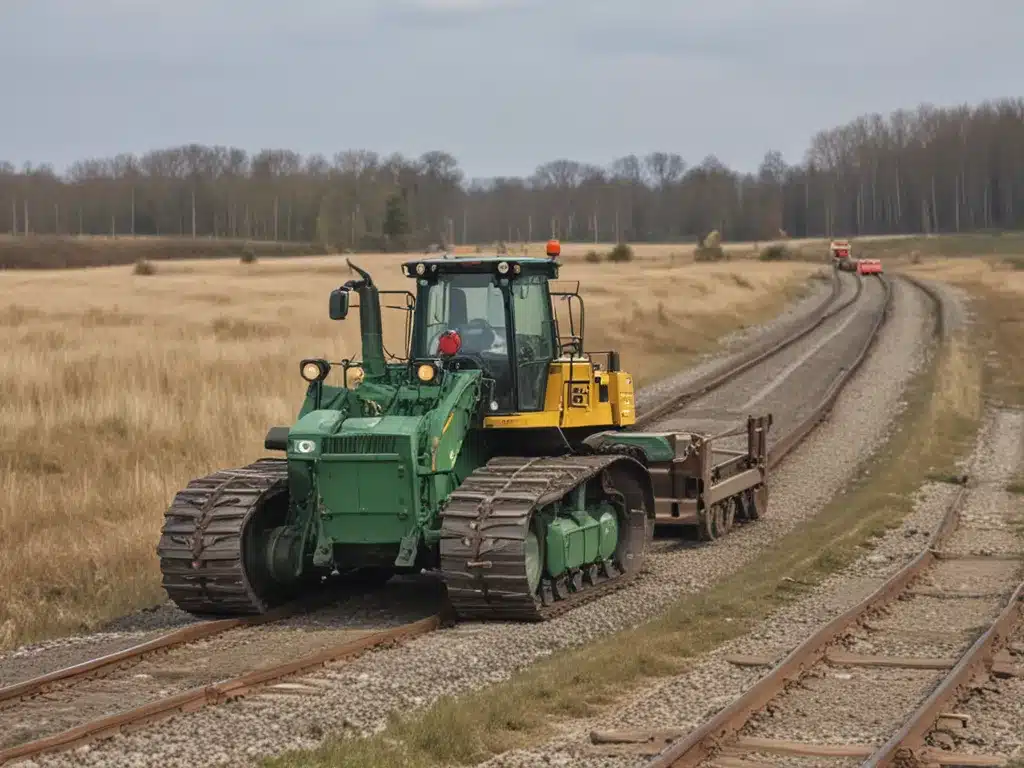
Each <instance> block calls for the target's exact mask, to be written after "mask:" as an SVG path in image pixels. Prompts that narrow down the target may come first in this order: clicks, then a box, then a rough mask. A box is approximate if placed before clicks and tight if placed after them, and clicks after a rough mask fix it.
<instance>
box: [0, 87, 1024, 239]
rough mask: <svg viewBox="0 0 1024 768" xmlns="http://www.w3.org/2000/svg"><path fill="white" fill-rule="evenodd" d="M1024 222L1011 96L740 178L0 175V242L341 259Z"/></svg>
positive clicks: (204, 151) (192, 150) (568, 164)
mask: <svg viewBox="0 0 1024 768" xmlns="http://www.w3.org/2000/svg"><path fill="white" fill-rule="evenodd" d="M1020 228H1024V99H1002V100H997V101H986V102H983V103H981V104H978V105H974V106H971V105H961V106H956V107H935V106H932V105H921V106H919V107H918V108H916V109H914V110H897V111H895V112H892V113H890V114H889V115H887V116H883V115H880V114H871V115H865V116H862V117H859V118H857V119H856V120H853V121H851V122H850V123H848V124H846V125H843V126H840V127H835V128H830V129H826V130H822V131H820V132H819V133H817V134H816V135H814V136H813V137H812V139H811V141H810V145H809V147H808V149H807V152H806V154H805V157H804V158H803V159H802V160H801V161H800V162H799V163H796V164H793V165H789V164H787V163H786V162H785V161H784V160H783V158H782V156H781V154H780V153H779V152H777V151H769V152H767V153H766V154H765V156H764V160H763V162H762V163H761V165H760V167H759V168H758V170H757V171H756V172H754V173H740V172H737V171H734V170H731V169H729V168H727V167H726V166H725V165H724V164H722V163H721V162H720V161H719V160H718V159H717V158H716V157H715V156H713V155H709V156H707V157H705V158H704V159H703V160H701V161H700V162H699V163H697V164H696V165H689V164H688V163H687V161H686V160H684V158H683V157H682V156H681V155H680V154H676V153H672V152H652V153H650V154H648V155H646V156H642V157H641V156H637V155H628V156H626V157H621V158H618V159H616V160H614V161H613V162H612V163H611V164H610V165H608V166H607V167H600V166H596V165H591V164H588V163H580V162H576V161H573V160H566V159H560V160H554V161H552V162H548V163H545V164H544V165H541V166H539V167H538V168H537V169H536V171H535V172H534V173H533V174H532V175H531V176H529V177H525V178H513V177H500V178H492V179H467V178H466V175H465V173H464V172H463V171H462V169H460V167H459V164H458V161H457V160H456V158H455V157H454V156H452V155H451V154H449V153H447V152H444V151H432V152H427V153H426V154H423V155H422V156H420V157H418V158H409V157H406V156H403V155H401V154H397V153H396V154H391V155H381V154H378V153H376V152H371V151H367V150H348V151H344V152H339V153H337V154H336V155H334V156H333V157H332V158H327V157H325V156H323V155H312V156H307V157H304V156H302V155H300V154H299V153H297V152H293V151H290V150H277V149H272V150H263V151H260V152H258V153H256V154H253V155H250V154H249V153H247V152H245V151H244V150H241V149H238V148H234V147H222V146H213V147H209V146H201V145H198V144H190V145H186V146H180V147H172V148H168V149H159V150H154V151H151V152H148V153H146V154H144V155H142V156H136V155H132V154H121V155H118V156H116V157H111V158H105V159H90V160H82V161H79V162H76V163H74V164H73V165H72V166H71V167H70V168H69V169H68V170H67V172H66V173H64V174H57V173H55V172H54V170H53V168H52V166H49V165H39V166H32V165H26V166H25V167H24V168H22V169H20V170H18V169H16V168H15V167H14V166H12V165H11V164H10V163H0V231H4V230H7V231H9V232H11V233H13V234H26V233H33V234H91V235H100V234H114V235H119V234H120V235H124V234H133V235H183V236H191V237H204V238H206V237H215V238H244V239H248V240H268V241H288V242H313V243H321V244H327V245H331V246H333V247H337V248H351V249H354V250H370V249H372V250H399V249H401V250H405V249H409V248H421V247H424V246H428V245H429V244H432V243H437V244H441V245H456V244H462V243H490V242H495V241H506V242H524V241H534V240H538V239H546V238H548V237H558V238H561V239H562V240H565V241H569V242H572V241H576V242H580V241H593V242H609V241H613V242H623V241H625V242H652V241H656V242H671V241H692V240H693V239H695V238H700V237H703V235H704V234H706V233H707V232H709V231H711V230H718V231H719V232H720V233H721V235H722V237H724V238H726V239H729V240H766V239H776V238H779V237H784V236H791V237H821V236H825V237H849V236H857V235H867V234H905V233H919V232H926V233H929V232H935V233H939V232H942V233H948V232H969V231H978V230H984V229H1020Z"/></svg>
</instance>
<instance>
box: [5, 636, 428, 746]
mask: <svg viewBox="0 0 1024 768" xmlns="http://www.w3.org/2000/svg"><path fill="white" fill-rule="evenodd" d="M439 623H440V617H439V616H430V617H428V618H426V619H420V620H419V621H415V622H412V623H410V624H404V625H402V626H400V627H395V628H393V629H388V630H384V631H381V632H373V633H371V634H368V635H366V636H364V637H359V638H356V639H354V640H349V641H346V642H344V643H341V644H339V645H336V646H333V647H331V648H327V649H325V650H322V651H318V652H316V653H312V654H309V655H307V656H303V657H302V658H299V659H295V660H293V661H289V662H286V663H284V664H278V665H275V666H273V667H270V668H268V669H261V670H257V671H255V672H249V673H248V674H245V675H241V676H240V677H235V678H232V679H230V680H224V681H222V682H219V683H214V684H212V685H205V686H202V687H199V688H192V689H191V690H188V691H183V692H181V693H179V694H175V695H173V696H169V697H167V698H166V699H159V700H157V701H153V702H150V703H148V704H144V705H143V706H141V707H137V708H135V709H130V710H126V711H124V712H118V713H117V714H114V715H110V716H108V717H103V718H100V719H98V720H93V721H91V722H88V723H85V724H84V725H80V726H78V727H76V728H71V729H69V730H66V731H63V732H61V733H56V734H54V735H52V736H47V737H45V738H42V739H38V740H36V741H30V742H27V743H25V744H19V745H18V746H15V747H10V748H8V749H3V750H0V765H3V764H4V763H7V762H10V761H11V760H17V759H21V758H27V757H33V756H35V755H41V754H44V753H46V752H58V751H63V750H67V749H71V748H73V747H76V746H78V745H80V744H84V743H86V742H90V741H95V740H96V739H100V738H106V737H110V736H114V735H116V734H117V733H119V732H120V731H121V730H122V729H123V728H126V727H127V726H135V727H137V726H140V725H145V724H148V723H152V722H155V721H157V720H162V719H164V718H167V717H170V716H172V715H175V714H179V713H186V712H194V711H195V710H197V709H202V708H203V707H206V706H209V705H213V704H221V703H223V702H226V701H231V700H234V699H238V698H242V697H243V696H246V695H247V694H249V693H251V692H252V691H253V690H255V689H257V688H259V687H260V686H263V685H266V684H267V683H271V682H274V681H275V680H279V679H281V678H282V677H288V676H290V675H295V674H298V673H300V672H305V671H307V670H309V669H312V668H314V667H318V666H321V665H323V664H327V663H328V662H332V661H339V660H341V659H351V658H353V657H355V656H357V655H359V654H361V653H364V652H365V651H368V650H370V649H372V648H377V647H380V646H383V645H390V644H397V643H401V642H403V641H406V640H409V639H412V638H414V637H417V636H419V635H424V634H427V633H428V632H432V631H433V630H435V629H437V627H438V625H439Z"/></svg>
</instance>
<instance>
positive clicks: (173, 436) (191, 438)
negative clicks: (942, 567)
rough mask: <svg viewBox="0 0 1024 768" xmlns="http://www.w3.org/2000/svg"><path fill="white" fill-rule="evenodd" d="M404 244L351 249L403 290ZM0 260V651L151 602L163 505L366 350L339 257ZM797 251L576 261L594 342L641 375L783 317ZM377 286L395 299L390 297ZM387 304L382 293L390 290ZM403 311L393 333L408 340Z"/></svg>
mask: <svg viewBox="0 0 1024 768" xmlns="http://www.w3.org/2000/svg"><path fill="white" fill-rule="evenodd" d="M402 258H403V257H400V256H375V257H372V258H368V257H357V258H356V263H358V264H360V266H363V267H366V268H368V269H370V270H371V271H372V273H373V275H374V278H375V280H376V281H377V282H378V283H379V284H380V285H381V287H382V288H403V289H404V288H407V287H410V281H409V280H408V279H407V278H404V277H402V276H401V274H400V272H399V271H398V264H399V262H400V261H401V260H402ZM155 266H156V273H155V274H154V275H151V276H141V275H134V274H132V270H131V267H130V266H123V267H112V268H102V269H90V270H82V271H46V272H33V271H26V272H0V295H2V296H3V297H4V302H3V303H0V343H2V345H3V349H4V355H3V357H2V358H0V541H2V542H3V544H4V557H3V559H2V560H0V648H9V647H11V646H12V645H15V644H18V643H22V642H26V641H32V640H37V639H41V638H45V637H49V636H53V635H56V634H59V633H63V632H66V631H69V630H76V629H79V628H82V629H84V628H89V627H94V626H96V625H97V624H98V623H100V622H102V621H103V620H105V619H108V618H110V617H113V616H116V615H120V614H123V613H124V612H126V611H129V610H131V609H134V608H138V607H140V606H144V605H148V604H153V603H156V602H158V601H161V600H162V599H163V597H164V595H163V592H162V590H161V588H160V578H159V569H158V564H157V560H156V552H155V548H156V542H157V539H158V536H159V529H160V525H161V522H162V515H163V512H164V510H165V509H166V507H167V505H168V504H169V503H170V500H171V498H172V497H173V494H174V493H175V491H176V490H177V489H178V488H180V487H182V486H183V485H184V484H185V483H187V482H188V481H189V479H191V478H193V477H196V476H200V475H203V474H206V473H208V472H211V471H214V470H216V469H218V468H221V467H231V466H238V465H240V464H243V463H245V462H249V461H251V460H253V459H255V458H257V457H258V456H260V455H263V453H264V451H263V437H264V435H265V433H266V430H267V428H268V427H269V426H272V425H275V424H287V423H290V421H291V420H292V419H293V418H294V415H295V413H296V411H297V410H298V407H299V405H300V404H301V401H302V398H303V395H304V391H305V384H304V382H303V381H302V380H301V378H300V377H299V373H298V362H299V360H300V358H302V357H307V356H310V357H312V356H324V357H327V358H329V359H332V360H338V359H340V358H341V357H343V356H346V355H353V354H357V353H358V321H357V320H356V319H355V318H354V317H353V319H352V320H349V321H346V322H344V323H332V322H331V321H330V320H329V319H328V317H327V296H328V292H329V291H330V289H331V288H333V287H336V286H337V285H339V284H340V283H342V282H344V281H345V280H347V279H349V277H350V276H351V275H350V274H349V270H348V267H347V266H346V265H345V263H344V260H343V259H342V258H340V257H320V258H301V259H300V258H295V259H288V260H274V261H270V260H268V261H260V262H258V263H256V264H249V265H242V264H239V263H237V261H202V262H184V261H182V262H161V263H158V264H156V265H155ZM817 269H818V268H817V267H815V266H813V265H809V264H806V263H792V264H760V263H748V264H745V265H743V266H742V267H741V266H740V265H697V266H693V265H691V266H670V265H668V264H654V265H652V264H634V265H610V264H602V265H599V266H596V265H582V264H581V265H572V266H570V267H567V268H566V269H565V271H564V273H563V277H565V278H566V279H579V280H580V281H581V282H582V285H583V292H584V295H585V299H586V302H587V304H586V306H587V335H588V343H587V346H588V348H591V349H602V348H605V349H606V348H608V347H610V346H617V347H618V348H619V350H620V351H621V353H622V358H623V364H624V366H628V369H629V370H632V371H633V372H634V373H635V374H636V376H637V378H638V380H639V381H640V382H641V383H642V382H644V381H650V380H651V379H652V378H653V377H656V376H658V375H659V374H660V373H662V372H665V371H667V370H669V369H674V368H678V367H680V366H681V365H683V364H685V363H686V362H687V361H688V360H689V359H690V357H691V356H692V355H693V354H694V353H697V352H701V351H704V350H707V349H710V348H711V347H713V346H714V344H715V339H716V338H717V337H718V336H720V335H721V334H723V333H725V332H728V331H731V330H734V329H735V328H737V327H739V326H740V325H742V324H744V323H755V322H758V321H763V320H765V319H766V318H768V317H770V316H772V315H774V314H776V313H777V312H778V311H779V310H780V309H781V308H782V306H783V305H784V303H785V302H786V301H787V299H789V298H791V297H792V296H794V295H795V294H796V293H798V292H801V291H802V290H805V289H806V288H807V287H808V286H809V284H810V283H809V280H808V278H809V276H810V275H812V274H813V273H814V272H815V271H816V270H817ZM385 298H386V297H385ZM384 303H385V304H387V303H390V302H389V301H387V300H385V301H384ZM402 317H403V315H402V314H401V313H400V312H397V311H388V310H385V341H386V344H387V346H388V349H390V350H391V351H392V352H395V353H399V352H401V351H402V350H403V349H404V343H403V339H402V326H403V323H402Z"/></svg>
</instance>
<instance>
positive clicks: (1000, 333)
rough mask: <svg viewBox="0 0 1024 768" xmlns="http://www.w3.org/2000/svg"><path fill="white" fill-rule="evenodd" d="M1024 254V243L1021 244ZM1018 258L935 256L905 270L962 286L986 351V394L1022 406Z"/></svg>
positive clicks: (1023, 325) (1023, 339)
mask: <svg viewBox="0 0 1024 768" xmlns="http://www.w3.org/2000/svg"><path fill="white" fill-rule="evenodd" d="M1021 246H1022V250H1024V242H1022V243H1021ZM1020 258H1024V257H1021V256H1015V255H1009V256H1007V255H1003V256H986V257H971V258H937V259H934V260H929V261H927V262H926V263H922V264H916V265H908V266H901V267H900V268H901V270H902V271H906V272H907V273H909V274H912V275H917V276H919V277H924V278H928V279H931V280H938V281H941V282H945V283H950V284H952V285H956V286H959V287H961V288H963V289H964V290H965V291H967V292H968V294H969V296H970V297H971V311H972V314H973V315H974V321H975V323H976V325H977V327H978V329H979V332H978V341H979V343H980V344H981V345H982V347H983V348H984V350H985V353H986V354H985V376H986V391H987V392H988V394H989V396H990V397H992V398H993V399H994V400H996V401H998V402H1002V403H1006V404H1009V405H1016V406H1024V354H1021V350H1024V271H1022V270H1020V269H1019V268H1018V267H1017V266H1016V265H1017V259H1020Z"/></svg>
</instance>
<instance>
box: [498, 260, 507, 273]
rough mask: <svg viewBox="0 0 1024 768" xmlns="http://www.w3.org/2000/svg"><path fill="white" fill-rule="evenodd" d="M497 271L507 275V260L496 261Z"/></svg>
mask: <svg viewBox="0 0 1024 768" xmlns="http://www.w3.org/2000/svg"><path fill="white" fill-rule="evenodd" d="M498 272H500V273H501V274H503V275H507V274H508V262H507V261H499V262H498Z"/></svg>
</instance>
